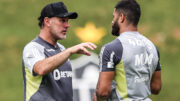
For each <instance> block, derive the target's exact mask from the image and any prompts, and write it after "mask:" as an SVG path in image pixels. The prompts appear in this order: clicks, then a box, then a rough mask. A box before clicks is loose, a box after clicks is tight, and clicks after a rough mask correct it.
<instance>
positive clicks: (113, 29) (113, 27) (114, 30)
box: [111, 20, 119, 36]
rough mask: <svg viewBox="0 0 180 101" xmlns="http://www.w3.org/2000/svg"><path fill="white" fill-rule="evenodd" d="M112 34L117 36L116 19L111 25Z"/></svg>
mask: <svg viewBox="0 0 180 101" xmlns="http://www.w3.org/2000/svg"><path fill="white" fill-rule="evenodd" d="M111 33H112V35H114V36H119V25H118V20H116V22H115V23H114V24H113V25H112V32H111Z"/></svg>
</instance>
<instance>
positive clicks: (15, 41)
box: [0, 0, 180, 101]
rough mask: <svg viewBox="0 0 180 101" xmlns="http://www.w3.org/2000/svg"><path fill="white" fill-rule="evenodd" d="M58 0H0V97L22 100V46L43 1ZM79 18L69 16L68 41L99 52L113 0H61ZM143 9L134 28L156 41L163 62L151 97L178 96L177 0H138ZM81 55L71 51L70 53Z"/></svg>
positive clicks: (168, 99)
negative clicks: (158, 87)
mask: <svg viewBox="0 0 180 101" xmlns="http://www.w3.org/2000/svg"><path fill="white" fill-rule="evenodd" d="M56 1H59V0H0V101H23V78H22V67H21V57H22V51H23V48H24V46H25V45H26V44H27V43H28V42H29V41H31V40H32V39H33V38H35V37H36V36H37V35H38V34H39V30H40V28H39V26H38V20H37V18H38V17H39V15H40V12H41V9H42V8H43V7H44V6H45V5H46V4H48V3H51V2H56ZM62 1H63V2H64V3H65V4H66V6H67V8H68V10H69V11H76V12H78V14H79V17H78V19H76V20H71V21H70V24H71V27H70V28H69V31H68V33H67V39H65V40H61V41H59V42H60V43H62V44H63V45H64V46H65V47H70V46H73V45H76V44H78V43H81V42H85V41H92V42H94V43H95V44H96V45H97V46H98V48H97V49H96V50H95V51H93V52H94V53H96V54H99V52H100V49H101V47H102V45H104V44H106V43H108V42H109V41H111V40H113V39H115V38H116V37H113V36H112V35H111V21H112V18H113V16H112V13H113V10H114V5H115V4H116V3H117V2H118V0H62ZM137 1H138V2H139V4H140V6H141V10H142V15H141V18H140V23H139V27H138V29H139V32H140V33H142V34H144V35H145V36H146V37H148V38H149V39H150V40H152V41H153V42H154V43H155V45H156V46H157V47H158V49H159V51H160V55H161V60H160V61H161V65H162V81H163V82H162V83H163V86H162V90H161V92H160V94H159V95H158V96H154V95H153V96H150V97H151V98H152V99H153V101H180V96H179V95H180V86H179V85H180V80H179V79H178V78H179V76H180V74H179V73H180V68H179V66H180V55H179V54H180V13H179V11H180V7H179V4H180V0H173V1H172V0H137ZM79 56H80V55H73V56H72V57H71V59H72V60H73V59H75V58H77V57H79Z"/></svg>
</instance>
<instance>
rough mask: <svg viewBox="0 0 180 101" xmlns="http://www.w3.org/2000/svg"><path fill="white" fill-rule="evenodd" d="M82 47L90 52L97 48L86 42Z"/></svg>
mask: <svg viewBox="0 0 180 101" xmlns="http://www.w3.org/2000/svg"><path fill="white" fill-rule="evenodd" d="M82 45H83V47H85V48H89V49H91V50H94V49H95V48H97V46H96V45H95V44H93V43H91V42H86V43H83V44H82Z"/></svg>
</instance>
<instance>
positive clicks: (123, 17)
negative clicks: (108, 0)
mask: <svg viewBox="0 0 180 101" xmlns="http://www.w3.org/2000/svg"><path fill="white" fill-rule="evenodd" d="M125 19H126V16H125V15H124V14H123V13H120V14H119V23H123V22H124V21H125Z"/></svg>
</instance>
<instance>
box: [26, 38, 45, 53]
mask: <svg viewBox="0 0 180 101" xmlns="http://www.w3.org/2000/svg"><path fill="white" fill-rule="evenodd" d="M43 51H44V46H42V45H41V44H39V43H37V42H34V41H31V42H29V43H28V44H27V45H26V46H25V47H24V49H23V55H25V54H36V53H37V52H38V53H39V52H40V53H43Z"/></svg>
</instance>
